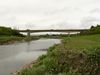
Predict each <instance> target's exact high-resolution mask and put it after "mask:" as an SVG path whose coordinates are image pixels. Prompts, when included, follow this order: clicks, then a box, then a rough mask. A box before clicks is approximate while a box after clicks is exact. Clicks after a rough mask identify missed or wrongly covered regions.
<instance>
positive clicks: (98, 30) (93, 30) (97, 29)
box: [80, 24, 100, 35]
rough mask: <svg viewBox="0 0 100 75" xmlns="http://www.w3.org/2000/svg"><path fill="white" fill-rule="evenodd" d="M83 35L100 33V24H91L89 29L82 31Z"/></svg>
mask: <svg viewBox="0 0 100 75" xmlns="http://www.w3.org/2000/svg"><path fill="white" fill-rule="evenodd" d="M80 34H81V35H91V34H100V25H98V24H97V26H91V28H90V29H89V30H86V31H81V32H80Z"/></svg>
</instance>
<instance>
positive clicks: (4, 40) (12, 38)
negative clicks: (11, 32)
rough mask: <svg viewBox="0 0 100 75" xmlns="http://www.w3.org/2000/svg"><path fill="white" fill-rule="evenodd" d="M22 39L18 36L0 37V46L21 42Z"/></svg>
mask: <svg viewBox="0 0 100 75" xmlns="http://www.w3.org/2000/svg"><path fill="white" fill-rule="evenodd" d="M22 39H23V37H18V36H0V44H1V45H2V44H9V43H13V42H14V41H21V40H22Z"/></svg>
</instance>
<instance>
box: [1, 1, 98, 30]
mask: <svg viewBox="0 0 100 75" xmlns="http://www.w3.org/2000/svg"><path fill="white" fill-rule="evenodd" d="M97 24H100V0H0V26H7V27H12V28H16V29H79V28H81V29H85V28H90V26H91V25H94V26H95V25H97Z"/></svg>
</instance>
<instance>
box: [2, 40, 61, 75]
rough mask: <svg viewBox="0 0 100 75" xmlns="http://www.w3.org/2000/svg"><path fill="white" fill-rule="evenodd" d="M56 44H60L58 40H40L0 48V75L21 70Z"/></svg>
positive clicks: (8, 74)
mask: <svg viewBox="0 0 100 75" xmlns="http://www.w3.org/2000/svg"><path fill="white" fill-rule="evenodd" d="M57 43H60V40H58V39H40V40H37V41H31V42H27V43H18V44H13V45H3V46H0V75H10V73H12V72H15V71H16V70H18V69H20V68H22V66H23V65H25V64H27V63H30V62H31V61H33V60H36V59H37V58H38V57H39V56H40V55H42V54H45V53H46V49H47V48H49V47H50V46H52V45H54V44H57Z"/></svg>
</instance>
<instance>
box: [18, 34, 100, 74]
mask: <svg viewBox="0 0 100 75" xmlns="http://www.w3.org/2000/svg"><path fill="white" fill-rule="evenodd" d="M17 75H100V34H98V35H85V36H73V37H63V38H62V43H61V44H59V45H55V46H53V47H51V48H49V49H48V52H47V54H46V55H42V56H41V57H39V58H38V60H37V62H36V63H33V64H31V66H28V67H26V68H24V69H23V70H21V71H20V72H18V73H17Z"/></svg>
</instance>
